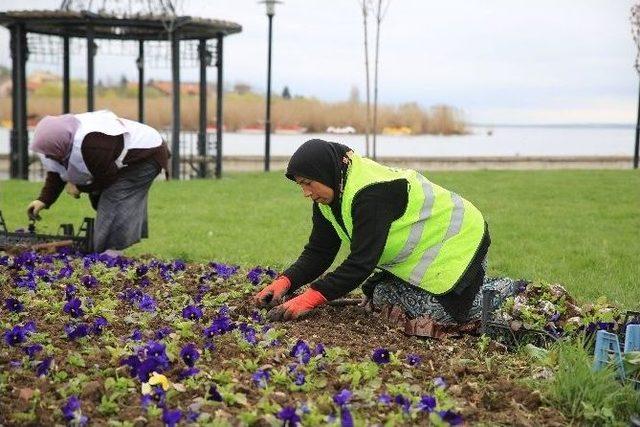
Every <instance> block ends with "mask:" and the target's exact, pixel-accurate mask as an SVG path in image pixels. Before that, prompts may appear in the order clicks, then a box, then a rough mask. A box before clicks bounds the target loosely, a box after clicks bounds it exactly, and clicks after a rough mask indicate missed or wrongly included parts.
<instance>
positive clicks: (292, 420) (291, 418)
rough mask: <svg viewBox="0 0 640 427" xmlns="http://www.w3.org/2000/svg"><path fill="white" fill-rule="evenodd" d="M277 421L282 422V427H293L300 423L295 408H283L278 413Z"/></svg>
mask: <svg viewBox="0 0 640 427" xmlns="http://www.w3.org/2000/svg"><path fill="white" fill-rule="evenodd" d="M277 417H278V419H279V420H282V425H283V427H295V426H297V425H298V423H299V422H300V417H299V416H298V414H296V408H292V407H291V406H285V407H284V408H282V409H281V410H280V412H278V415H277Z"/></svg>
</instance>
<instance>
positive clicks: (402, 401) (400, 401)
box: [394, 394, 411, 412]
mask: <svg viewBox="0 0 640 427" xmlns="http://www.w3.org/2000/svg"><path fill="white" fill-rule="evenodd" d="M394 401H395V402H396V404H397V405H399V406H402V410H403V411H404V412H409V409H410V408H411V400H410V399H408V398H406V397H404V396H403V395H401V394H398V395H396V397H395V399H394Z"/></svg>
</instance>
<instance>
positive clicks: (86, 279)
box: [82, 275, 98, 289]
mask: <svg viewBox="0 0 640 427" xmlns="http://www.w3.org/2000/svg"><path fill="white" fill-rule="evenodd" d="M82 284H83V285H84V286H85V287H86V288H88V289H92V288H95V287H96V286H98V279H96V278H95V277H93V276H91V275H86V276H82Z"/></svg>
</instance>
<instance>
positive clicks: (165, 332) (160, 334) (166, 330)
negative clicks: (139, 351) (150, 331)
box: [154, 326, 173, 340]
mask: <svg viewBox="0 0 640 427" xmlns="http://www.w3.org/2000/svg"><path fill="white" fill-rule="evenodd" d="M171 332H173V329H171V328H170V327H169V326H163V327H162V328H160V329H158V330H157V331H156V333H155V334H154V336H155V338H156V339H157V340H161V339H163V338H165V337H167V336H169V334H170V333H171Z"/></svg>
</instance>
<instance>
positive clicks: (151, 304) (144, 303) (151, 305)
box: [138, 294, 156, 312]
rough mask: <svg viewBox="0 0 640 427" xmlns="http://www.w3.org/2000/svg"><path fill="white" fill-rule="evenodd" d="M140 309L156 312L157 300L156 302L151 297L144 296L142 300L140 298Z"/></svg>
mask: <svg viewBox="0 0 640 427" xmlns="http://www.w3.org/2000/svg"><path fill="white" fill-rule="evenodd" d="M138 308H140V309H141V310H144V311H149V312H153V311H156V300H154V299H153V297H152V296H151V295H148V294H143V295H142V298H140V303H139V304H138Z"/></svg>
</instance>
